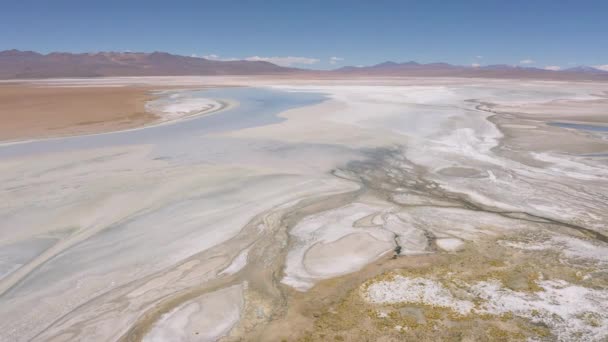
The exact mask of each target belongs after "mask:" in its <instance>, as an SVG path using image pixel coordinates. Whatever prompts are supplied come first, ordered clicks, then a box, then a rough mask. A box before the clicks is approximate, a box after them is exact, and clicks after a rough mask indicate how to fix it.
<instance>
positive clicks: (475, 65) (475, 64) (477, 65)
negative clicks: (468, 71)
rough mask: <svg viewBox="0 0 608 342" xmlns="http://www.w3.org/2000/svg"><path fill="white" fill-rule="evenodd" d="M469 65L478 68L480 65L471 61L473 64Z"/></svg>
mask: <svg viewBox="0 0 608 342" xmlns="http://www.w3.org/2000/svg"><path fill="white" fill-rule="evenodd" d="M471 66H472V67H473V68H479V67H480V66H481V64H479V63H473V64H471Z"/></svg>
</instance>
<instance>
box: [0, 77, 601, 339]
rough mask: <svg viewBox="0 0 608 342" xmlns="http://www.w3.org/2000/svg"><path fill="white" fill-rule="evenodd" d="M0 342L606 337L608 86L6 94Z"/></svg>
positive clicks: (51, 84)
mask: <svg viewBox="0 0 608 342" xmlns="http://www.w3.org/2000/svg"><path fill="white" fill-rule="evenodd" d="M0 119H1V120H2V129H0V139H2V142H0V308H1V310H0V340H2V341H74V340H82V341H117V340H118V341H215V340H221V341H242V340H245V341H283V340H284V341H324V340H337V341H401V340H418V341H437V340H462V341H474V340H509V341H510V340H522V341H525V340H532V341H554V340H559V341H574V340H579V341H605V340H606V339H608V172H607V171H606V170H607V166H608V83H605V82H582V81H569V82H565V81H540V80H509V79H475V78H467V79H464V78H440V77H435V78H433V77H431V78H412V77H393V78H391V77H381V78H380V77H378V78H371V77H369V78H368V77H359V78H355V77H353V78H348V79H340V78H322V79H321V78H319V79H315V78H313V77H308V78H295V77H291V78H290V77H282V78H276V77H275V78H273V77H262V76H256V77H124V78H90V79H87V78H79V79H53V80H43V79H41V80H29V81H19V82H14V81H12V82H3V83H1V84H0Z"/></svg>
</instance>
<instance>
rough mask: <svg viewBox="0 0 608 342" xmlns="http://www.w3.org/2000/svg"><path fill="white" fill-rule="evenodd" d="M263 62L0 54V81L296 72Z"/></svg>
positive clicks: (155, 56) (123, 54)
mask: <svg viewBox="0 0 608 342" xmlns="http://www.w3.org/2000/svg"><path fill="white" fill-rule="evenodd" d="M297 71H298V69H293V68H285V67H281V66H278V65H275V64H272V63H268V62H263V61H215V60H208V59H204V58H197V57H185V56H178V55H172V54H169V53H165V52H153V53H141V52H99V53H79V54H73V53H61V52H54V53H49V54H46V55H43V54H39V53H37V52H32V51H19V50H7V51H0V78H2V79H13V78H52V77H99V76H179V75H260V74H284V73H293V72H297Z"/></svg>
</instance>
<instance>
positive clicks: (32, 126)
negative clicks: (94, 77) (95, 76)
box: [0, 84, 158, 140]
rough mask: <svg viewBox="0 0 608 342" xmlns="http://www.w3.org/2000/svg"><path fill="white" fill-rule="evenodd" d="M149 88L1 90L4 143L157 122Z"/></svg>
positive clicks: (20, 86)
mask: <svg viewBox="0 0 608 342" xmlns="http://www.w3.org/2000/svg"><path fill="white" fill-rule="evenodd" d="M151 90H152V89H151V88H148V87H46V86H43V87H38V86H31V85H27V84H11V85H0V120H2V125H1V126H0V140H21V139H28V138H45V137H56V136H65V135H78V134H89V133H99V132H108V131H114V130H122V129H127V128H133V127H138V126H141V125H145V124H148V123H150V122H154V121H155V120H156V119H157V118H158V117H157V116H156V115H155V114H153V113H149V112H147V111H146V108H145V104H146V102H147V101H149V100H151V99H153V98H154V96H153V95H152V94H151V92H150V91H151Z"/></svg>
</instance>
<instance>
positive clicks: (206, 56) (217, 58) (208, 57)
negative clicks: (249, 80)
mask: <svg viewBox="0 0 608 342" xmlns="http://www.w3.org/2000/svg"><path fill="white" fill-rule="evenodd" d="M203 58H204V59H208V60H211V61H222V62H229V61H238V59H237V58H222V57H220V56H219V55H215V54H210V55H204V56H203Z"/></svg>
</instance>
